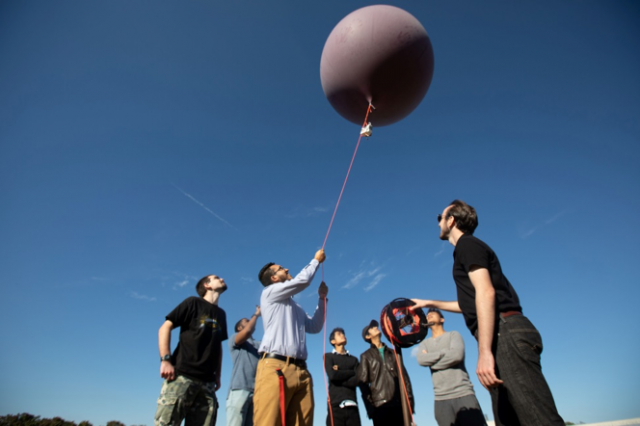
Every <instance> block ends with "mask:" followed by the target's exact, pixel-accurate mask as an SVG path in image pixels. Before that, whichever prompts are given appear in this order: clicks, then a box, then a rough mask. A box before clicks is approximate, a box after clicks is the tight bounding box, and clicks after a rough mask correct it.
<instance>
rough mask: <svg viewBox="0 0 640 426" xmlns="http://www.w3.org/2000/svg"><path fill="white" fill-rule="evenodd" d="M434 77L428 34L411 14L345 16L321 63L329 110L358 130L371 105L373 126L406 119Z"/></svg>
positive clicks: (385, 9)
mask: <svg viewBox="0 0 640 426" xmlns="http://www.w3.org/2000/svg"><path fill="white" fill-rule="evenodd" d="M432 77H433V48H432V47H431V40H430V39H429V35H428V34H427V31H426V30H425V29H424V27H423V26H422V25H421V24H420V22H419V21H418V20H417V19H416V18H414V17H413V15H411V14H410V13H408V12H406V11H404V10H402V9H399V8H397V7H394V6H385V5H376V6H367V7H364V8H362V9H358V10H356V11H354V12H352V13H350V14H349V15H347V16H346V17H345V18H344V19H343V20H342V21H340V22H339V23H338V25H336V27H335V28H334V29H333V31H331V34H329V38H328V39H327V41H326V43H325V45H324V49H323V51H322V58H321V60H320V80H321V82H322V89H323V90H324V94H325V95H326V96H327V99H328V100H329V103H331V106H333V108H334V109H335V110H336V111H337V112H338V113H339V114H340V115H341V116H343V117H344V118H346V119H347V120H349V121H351V122H353V123H356V124H359V125H361V124H362V123H363V120H364V117H365V115H366V113H367V107H368V105H369V102H371V103H372V104H373V106H374V107H375V108H376V109H375V111H373V113H372V114H371V115H370V116H369V121H370V122H372V123H373V126H374V127H380V126H386V125H388V124H392V123H395V122H397V121H400V120H402V119H403V118H405V117H406V116H408V115H409V114H410V113H411V112H412V111H413V110H414V109H415V108H416V107H417V106H418V105H419V104H420V102H421V101H422V99H423V98H424V96H425V95H426V93H427V90H429V85H430V84H431V78H432Z"/></svg>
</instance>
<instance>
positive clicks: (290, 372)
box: [253, 358, 313, 426]
mask: <svg viewBox="0 0 640 426" xmlns="http://www.w3.org/2000/svg"><path fill="white" fill-rule="evenodd" d="M277 369H280V370H281V371H282V374H283V375H284V401H285V403H284V405H285V413H286V414H285V419H286V425H287V426H312V425H313V380H312V379H311V374H309V372H308V371H307V370H306V369H302V368H300V367H297V366H296V365H294V364H288V363H287V362H285V361H280V360H277V359H273V358H263V359H261V360H260V361H258V370H257V371H256V385H255V390H254V393H253V424H254V425H255V426H282V418H281V416H280V379H279V377H278V373H277V372H276V370H277Z"/></svg>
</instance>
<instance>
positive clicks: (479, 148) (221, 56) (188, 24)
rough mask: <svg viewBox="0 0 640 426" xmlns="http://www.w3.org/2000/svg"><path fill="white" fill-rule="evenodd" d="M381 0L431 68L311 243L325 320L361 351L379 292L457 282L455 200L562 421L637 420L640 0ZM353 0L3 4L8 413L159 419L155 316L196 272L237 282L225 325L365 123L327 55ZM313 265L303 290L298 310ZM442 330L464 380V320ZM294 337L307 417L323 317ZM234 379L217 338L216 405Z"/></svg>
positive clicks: (4, 404) (295, 246)
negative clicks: (327, 64) (418, 29)
mask: <svg viewBox="0 0 640 426" xmlns="http://www.w3.org/2000/svg"><path fill="white" fill-rule="evenodd" d="M391 4H394V5H396V6H398V7H401V8H403V9H405V10H407V11H409V12H410V13H412V14H413V15H414V16H415V17H416V18H417V19H418V20H419V21H420V22H421V23H422V24H423V26H424V27H425V28H426V30H427V32H428V33H429V35H430V37H431V42H432V44H433V48H434V56H435V71H434V77H433V81H432V84H431V88H430V90H429V92H428V93H427V96H426V97H425V99H424V100H423V102H422V103H421V105H420V106H419V107H418V108H417V109H416V110H415V111H414V112H413V113H412V114H411V115H410V116H409V117H407V118H406V119H404V120H403V121H401V122H399V123H396V124H394V125H391V126H387V127H382V128H377V129H376V128H375V120H373V119H372V121H373V124H374V135H373V137H372V138H370V139H369V140H364V141H363V142H362V143H361V146H360V149H359V152H358V155H357V158H356V160H355V164H354V168H353V170H352V172H351V176H350V178H349V182H348V184H347V187H346V190H345V193H344V195H343V199H342V202H341V204H340V209H339V210H338V213H337V216H336V219H335V222H334V225H333V228H332V231H331V234H330V236H329V239H328V242H327V245H326V252H327V257H328V258H327V261H326V264H325V268H324V274H325V279H326V281H327V284H328V285H329V287H330V292H329V299H330V301H329V312H328V319H327V326H328V328H329V330H331V329H332V328H333V327H336V326H342V327H343V328H345V330H346V332H347V337H348V338H349V344H348V345H347V348H348V349H350V351H351V352H352V353H355V354H358V355H359V354H360V353H361V352H363V351H364V350H366V349H367V345H366V344H365V343H364V342H363V341H362V340H361V339H360V337H359V334H360V330H361V329H362V327H363V326H364V325H365V324H366V323H367V322H368V321H369V320H370V319H372V318H377V317H378V316H379V313H380V310H381V309H382V307H383V306H384V305H385V304H387V303H388V302H390V301H391V300H392V299H394V298H396V297H420V298H432V299H448V300H450V299H453V298H455V287H454V284H453V280H452V278H451V266H452V257H451V253H452V247H451V246H450V245H449V244H448V243H444V242H442V241H440V240H439V239H438V228H437V224H436V219H435V217H436V215H437V214H438V213H440V212H441V211H442V209H443V207H445V206H446V205H447V204H448V202H449V201H451V200H452V199H454V198H460V199H463V200H465V201H467V202H469V203H470V204H471V205H473V206H474V207H476V209H477V210H478V213H479V218H480V226H479V228H478V230H477V231H476V235H477V236H478V237H479V238H481V239H483V240H485V241H486V242H488V243H489V244H490V245H491V246H492V247H493V248H494V249H495V251H496V252H497V253H498V256H499V257H500V260H501V262H502V265H503V269H504V271H505V273H506V275H507V277H508V278H509V279H510V281H511V282H512V283H513V285H514V286H515V288H516V289H517V291H518V293H519V295H520V298H521V301H522V303H523V306H524V310H525V313H526V314H527V315H528V316H529V317H530V318H531V319H532V321H533V322H534V324H536V326H537V327H538V328H539V329H540V331H541V333H542V336H543V339H544V343H545V350H544V353H543V361H542V362H543V369H544V372H545V374H546V377H547V379H548V381H549V383H550V385H551V388H552V390H553V392H554V395H555V398H556V403H557V405H558V408H559V411H560V413H561V415H562V416H563V417H564V418H565V420H567V421H573V422H576V423H577V422H579V421H583V422H597V421H605V420H615V419H624V418H630V417H638V416H640V409H639V408H638V405H637V395H639V394H640V384H639V383H640V367H638V364H637V358H638V353H639V350H640V339H638V330H637V325H638V323H639V320H640V311H639V310H638V309H637V301H638V299H639V298H640V290H639V284H640V282H639V280H638V275H637V270H636V266H637V262H638V257H639V255H640V250H639V249H638V245H637V241H638V238H639V237H640V231H639V230H638V228H637V227H636V226H635V225H634V223H635V222H634V221H635V220H636V219H635V218H636V217H637V216H638V211H640V196H639V195H640V194H639V190H638V187H639V185H638V184H639V183H640V167H638V163H639V160H640V144H639V142H640V140H639V139H640V124H639V122H640V121H639V120H638V117H640V79H639V78H638V76H639V75H640V26H638V24H637V23H638V19H639V18H640V6H639V5H638V3H637V2H633V1H610V2H598V1H565V2H555V1H536V2H524V3H523V2H501V1H488V2H473V1H458V2H450V1H449V2H444V1H439V2H416V1H397V2H391ZM366 5H369V3H365V2H361V1H353V2H348V3H347V2H339V1H333V0H329V1H323V2H293V1H290V0H281V1H277V2H214V1H199V2H186V3H185V2H168V1H135V2H131V1H110V2H84V1H55V2H35V1H29V0H25V1H17V0H13V1H12V0H8V1H3V2H2V3H0V58H2V59H1V60H0V206H1V209H0V259H1V260H0V262H1V264H2V268H1V270H2V278H3V281H4V282H3V285H2V287H1V290H0V295H1V297H0V312H1V314H0V315H1V318H2V322H3V324H4V327H2V329H1V331H0V338H1V340H2V342H3V345H2V348H3V349H2V351H0V362H1V363H2V365H3V368H2V371H3V380H2V382H1V384H0V415H4V414H9V413H19V412H30V413H33V414H37V415H41V416H44V417H53V416H61V417H63V418H66V419H69V420H74V421H81V420H85V419H86V420H89V421H91V422H92V423H94V424H95V425H104V424H105V423H106V422H107V421H109V420H120V421H122V422H124V423H126V424H128V425H131V424H146V425H147V426H149V425H151V424H152V423H153V414H154V411H155V407H156V405H155V401H156V398H157V396H158V394H159V392H160V386H161V379H160V377H159V361H158V350H157V331H158V328H159V326H160V325H161V324H162V322H163V319H164V316H165V315H166V314H167V313H168V312H170V311H171V310H172V309H173V308H174V306H176V305H177V304H178V303H179V302H180V301H181V300H183V299H184V298H186V297H188V296H190V295H193V294H194V290H193V288H194V286H195V282H196V281H197V279H198V278H200V277H201V276H203V275H205V274H218V275H220V276H222V277H224V278H225V279H226V281H227V283H228V284H229V291H228V292H227V293H225V294H224V295H223V296H222V298H221V302H220V305H221V306H222V307H223V308H224V309H225V310H226V312H227V315H228V318H229V322H230V323H235V321H237V320H238V319H240V318H241V317H243V316H249V315H250V314H251V313H252V312H253V309H254V306H255V304H256V303H258V300H259V296H260V290H261V286H260V284H259V283H258V281H257V273H258V270H259V269H260V267H261V266H262V265H263V264H264V263H266V262H268V261H274V262H278V263H281V264H283V265H285V266H287V267H289V268H291V269H292V271H298V270H300V269H301V268H302V267H303V266H304V265H305V264H306V263H307V262H308V261H309V260H310V259H311V258H312V256H313V253H314V252H315V251H316V250H317V249H318V248H319V247H320V246H321V245H322V242H323V240H324V236H325V233H326V230H327V227H328V224H329V220H330V218H331V213H332V211H333V207H334V206H335V202H336V200H337V197H338V194H339V191H340V188H341V185H342V182H343V180H344V176H345V173H346V170H347V167H348V165H349V161H350V159H351V154H352V152H353V148H354V146H355V142H356V141H357V137H358V132H359V128H358V126H355V125H353V124H351V123H349V122H347V121H346V120H344V119H342V118H341V117H340V116H339V115H338V114H337V113H336V112H335V111H333V109H332V108H331V106H330V105H329V103H328V102H327V101H326V99H325V97H324V94H323V92H322V87H321V85H320V78H319V63H320V56H321V53H322V48H323V45H324V42H325V40H326V38H327V36H328V35H329V33H330V32H331V30H332V28H333V27H334V26H335V25H336V24H337V23H338V22H339V21H340V19H342V18H343V17H344V16H346V15H347V14H348V13H350V12H351V11H353V10H355V9H357V8H359V7H362V6H366ZM319 282H320V280H319V277H317V278H316V280H315V282H314V283H313V284H312V287H311V288H310V289H308V290H306V291H305V292H304V293H302V294H300V295H299V296H298V297H297V300H298V301H299V303H301V304H302V305H303V306H304V307H305V308H306V309H307V310H308V311H309V312H311V311H313V309H314V307H315V304H316V298H315V295H316V288H317V285H318V284H319ZM445 326H446V328H447V329H449V330H459V331H460V332H461V334H462V335H463V336H464V339H465V343H466V345H467V368H468V369H469V371H471V372H473V371H474V370H475V362H476V357H477V349H476V346H475V341H474V340H473V338H472V336H471V335H470V334H469V333H468V331H466V329H465V327H464V323H463V321H462V318H461V317H460V316H457V315H454V314H449V315H447V316H446V324H445ZM262 332H263V330H262V325H261V324H260V325H259V327H258V329H257V331H256V333H255V337H257V338H260V337H261V336H262ZM176 339H177V335H174V340H173V343H174V345H175V343H176V342H177V340H176ZM308 342H309V352H310V356H309V363H310V366H311V367H310V370H311V372H312V374H313V376H314V380H315V397H316V401H317V407H316V411H315V413H316V424H317V425H320V424H324V418H325V413H326V408H325V406H324V404H323V403H322V401H323V400H324V399H325V393H324V382H323V379H322V335H317V336H311V337H310V338H309V339H308ZM407 355H409V351H407ZM406 363H407V367H408V370H409V374H410V376H411V378H412V381H413V384H414V388H415V394H416V399H417V401H418V404H417V407H418V410H417V413H416V420H417V423H418V424H420V425H435V424H436V423H435V420H434V418H433V408H432V407H433V402H432V401H433V391H432V385H431V379H430V375H429V371H428V369H424V368H421V367H419V366H418V365H417V364H416V362H415V358H411V357H410V356H407V360H406ZM230 371H231V362H230V358H229V356H228V352H226V351H225V359H224V362H223V378H222V386H223V388H222V390H221V391H219V394H218V396H219V399H220V401H221V405H222V406H224V399H225V397H226V392H227V389H228V383H229V374H230ZM471 375H472V378H473V383H474V385H475V387H476V392H477V395H478V398H479V400H480V403H481V405H482V407H483V409H484V411H485V413H487V414H489V417H490V418H493V416H492V414H491V409H490V402H489V396H488V393H487V392H486V391H485V390H484V389H483V388H482V387H481V386H480V384H479V382H478V380H477V378H476V377H475V374H471ZM224 419H225V414H224V409H222V410H221V412H220V414H219V424H224ZM365 424H367V423H366V422H365Z"/></svg>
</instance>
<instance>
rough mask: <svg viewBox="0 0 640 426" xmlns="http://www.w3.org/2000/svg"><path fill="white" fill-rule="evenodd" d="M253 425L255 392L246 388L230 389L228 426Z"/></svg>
mask: <svg viewBox="0 0 640 426" xmlns="http://www.w3.org/2000/svg"><path fill="white" fill-rule="evenodd" d="M252 425H253V392H250V391H248V390H244V389H235V390H231V391H229V396H228V397H227V426H252Z"/></svg>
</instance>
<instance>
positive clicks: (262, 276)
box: [258, 262, 275, 287]
mask: <svg viewBox="0 0 640 426" xmlns="http://www.w3.org/2000/svg"><path fill="white" fill-rule="evenodd" d="M273 265H275V263H273V262H269V263H267V264H266V265H264V266H263V267H262V269H260V273H259V274H258V280H260V282H261V283H262V285H263V286H265V287H266V286H268V285H269V284H272V283H271V277H272V276H273V273H274V272H273V270H271V267H272V266H273Z"/></svg>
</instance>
